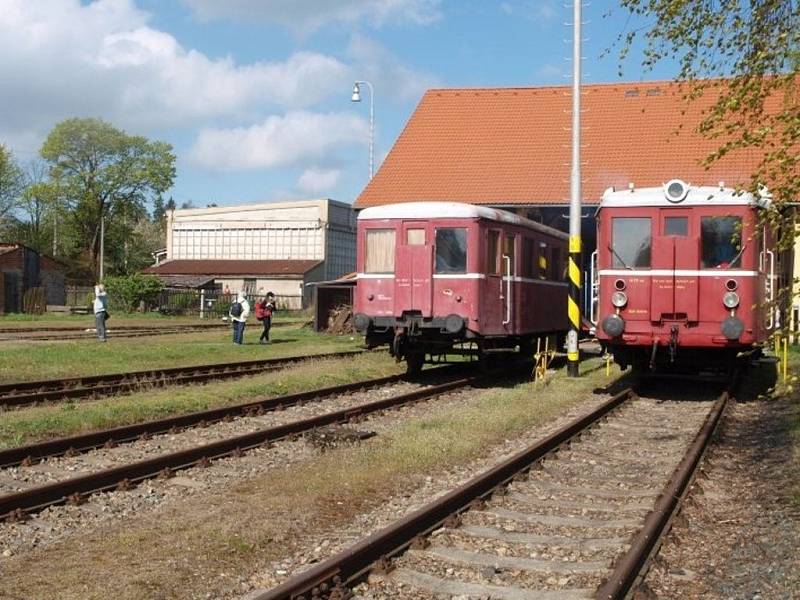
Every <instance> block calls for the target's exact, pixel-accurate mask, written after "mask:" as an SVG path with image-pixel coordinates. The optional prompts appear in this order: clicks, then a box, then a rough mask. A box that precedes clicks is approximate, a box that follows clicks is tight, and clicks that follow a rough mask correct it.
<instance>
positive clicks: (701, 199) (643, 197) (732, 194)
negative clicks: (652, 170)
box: [600, 180, 770, 209]
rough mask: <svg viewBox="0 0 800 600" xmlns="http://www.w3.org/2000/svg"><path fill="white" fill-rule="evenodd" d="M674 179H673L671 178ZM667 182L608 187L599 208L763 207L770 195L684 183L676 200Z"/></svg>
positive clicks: (768, 201)
mask: <svg viewBox="0 0 800 600" xmlns="http://www.w3.org/2000/svg"><path fill="white" fill-rule="evenodd" d="M673 181H677V180H673ZM669 183H671V182H667V183H665V184H664V185H663V186H661V187H646V188H632V189H626V190H615V189H614V188H608V189H607V190H606V191H605V192H604V193H603V198H602V200H601V201H600V208H601V209H602V208H608V207H614V208H624V207H630V206H652V207H667V206H674V207H675V208H681V207H684V206H757V207H761V208H766V207H768V206H769V204H770V197H769V195H767V194H766V193H764V194H762V195H760V196H755V195H753V194H752V193H750V192H745V191H742V190H736V189H734V188H728V187H722V186H693V185H692V184H686V187H687V190H686V194H685V196H684V197H683V198H682V199H680V200H677V199H675V200H670V199H668V198H667V193H666V188H667V185H668V184H669Z"/></svg>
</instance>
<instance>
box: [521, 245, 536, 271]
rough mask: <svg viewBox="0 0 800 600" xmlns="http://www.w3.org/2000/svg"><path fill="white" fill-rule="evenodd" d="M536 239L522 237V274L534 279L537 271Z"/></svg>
mask: <svg viewBox="0 0 800 600" xmlns="http://www.w3.org/2000/svg"><path fill="white" fill-rule="evenodd" d="M536 260H537V258H536V240H533V239H531V238H523V239H522V276H523V277H528V278H530V279H533V277H534V276H535V273H536Z"/></svg>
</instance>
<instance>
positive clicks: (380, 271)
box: [364, 227, 397, 275]
mask: <svg viewBox="0 0 800 600" xmlns="http://www.w3.org/2000/svg"><path fill="white" fill-rule="evenodd" d="M378 234H384V235H385V237H386V240H388V239H389V236H388V235H387V234H391V244H390V246H387V248H386V249H382V250H381V252H382V253H383V256H381V257H380V258H379V259H378V258H375V255H374V251H371V250H370V238H374V237H376V236H377V235H378ZM378 244H379V242H378V241H377V240H376V241H375V243H374V245H373V249H378ZM396 253H397V229H395V228H392V227H380V228H378V227H374V228H369V229H366V230H365V231H364V273H370V274H374V275H393V274H394V272H395V267H396V265H395V255H396ZM372 260H376V261H379V262H378V264H371V261H372Z"/></svg>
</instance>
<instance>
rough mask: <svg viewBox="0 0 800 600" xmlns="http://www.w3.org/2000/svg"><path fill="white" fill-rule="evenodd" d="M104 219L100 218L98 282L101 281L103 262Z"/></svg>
mask: <svg viewBox="0 0 800 600" xmlns="http://www.w3.org/2000/svg"><path fill="white" fill-rule="evenodd" d="M105 238H106V218H105V217H100V281H101V282H102V281H103V262H104V259H105V242H106V239H105Z"/></svg>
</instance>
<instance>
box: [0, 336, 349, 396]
mask: <svg viewBox="0 0 800 600" xmlns="http://www.w3.org/2000/svg"><path fill="white" fill-rule="evenodd" d="M360 353H361V351H359V350H353V351H346V352H331V353H327V354H311V355H308V356H292V357H286V358H270V359H259V360H248V361H241V362H232V363H216V364H207V365H193V366H187V367H171V368H168V369H149V370H143V371H132V372H128V373H113V374H109V375H94V376H87V377H73V378H67V379H46V380H41V381H20V382H16V383H6V384H2V385H0V409H2V408H14V407H20V406H26V405H31V404H38V403H42V402H53V401H60V400H73V399H79V398H100V397H104V396H111V395H116V394H124V393H132V392H135V391H139V390H142V389H148V388H153V387H163V386H166V385H186V384H192V383H203V382H206V381H212V380H220V379H232V378H236V377H244V376H247V375H256V374H260V373H266V372H269V371H274V370H277V369H281V368H283V367H285V366H286V365H289V364H294V363H298V362H301V361H305V360H312V359H318V358H339V357H347V356H356V355H358V354H360Z"/></svg>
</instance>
